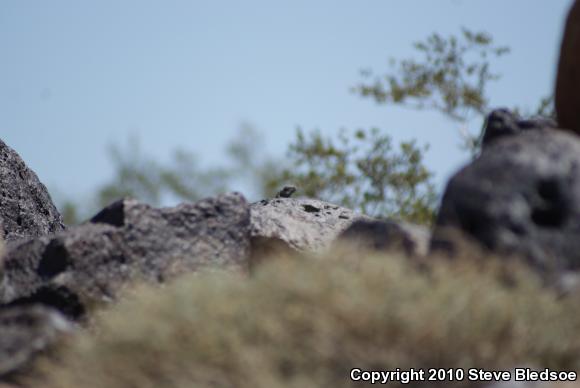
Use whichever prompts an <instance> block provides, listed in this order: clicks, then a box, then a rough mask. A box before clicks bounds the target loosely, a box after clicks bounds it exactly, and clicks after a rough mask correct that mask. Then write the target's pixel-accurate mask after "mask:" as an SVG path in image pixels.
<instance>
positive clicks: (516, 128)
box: [481, 109, 557, 150]
mask: <svg viewBox="0 0 580 388" xmlns="http://www.w3.org/2000/svg"><path fill="white" fill-rule="evenodd" d="M556 127H557V123H556V121H555V120H553V119H551V118H549V117H541V116H536V117H532V118H529V119H522V118H521V117H520V116H519V115H517V114H516V113H513V112H511V111H509V110H508V109H496V110H494V111H493V112H491V113H490V114H489V115H488V116H487V120H486V125H485V128H484V130H483V138H482V141H481V147H482V149H483V150H485V149H486V148H487V146H489V145H490V144H491V143H493V142H495V141H496V140H497V139H500V138H504V137H505V136H514V135H518V134H520V133H522V132H524V131H530V130H538V129H548V128H556Z"/></svg>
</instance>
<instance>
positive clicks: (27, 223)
mask: <svg viewBox="0 0 580 388" xmlns="http://www.w3.org/2000/svg"><path fill="white" fill-rule="evenodd" d="M0 184H1V186H2V187H0V219H1V223H2V230H1V231H0V232H3V236H4V238H5V239H6V240H8V241H10V240H15V239H18V238H22V237H36V236H42V235H46V234H49V233H55V232H58V231H60V230H63V229H64V225H63V223H62V217H61V215H60V214H59V212H58V210H57V209H56V207H55V206H54V204H53V203H52V200H51V199H50V195H49V194H48V191H47V190H46V187H44V185H43V184H42V183H40V181H39V180H38V177H37V176H36V174H35V173H34V172H33V171H32V170H30V169H29V168H28V167H26V165H25V164H24V162H23V161H22V159H21V158H20V156H18V154H17V153H16V152H15V151H14V150H13V149H11V148H10V147H8V146H7V145H6V144H5V143H4V142H3V141H2V140H0Z"/></svg>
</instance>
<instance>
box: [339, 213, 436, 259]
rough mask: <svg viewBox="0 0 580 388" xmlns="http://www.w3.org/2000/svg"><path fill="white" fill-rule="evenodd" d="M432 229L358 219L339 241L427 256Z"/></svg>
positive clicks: (402, 223) (370, 248) (373, 248)
mask: <svg viewBox="0 0 580 388" xmlns="http://www.w3.org/2000/svg"><path fill="white" fill-rule="evenodd" d="M430 235H431V233H430V231H429V229H428V228H426V227H424V226H420V225H413V224H409V223H406V222H398V221H392V220H357V221H355V222H353V223H352V225H350V226H349V227H348V228H347V229H346V230H345V231H344V232H342V233H341V234H340V236H339V241H346V242H348V243H350V244H355V245H356V246H357V247H358V248H359V249H362V250H373V251H392V250H396V251H403V252H405V253H406V254H408V255H411V256H425V255H427V251H428V248H429V239H430Z"/></svg>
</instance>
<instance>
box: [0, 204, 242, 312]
mask: <svg viewBox="0 0 580 388" xmlns="http://www.w3.org/2000/svg"><path fill="white" fill-rule="evenodd" d="M249 248H250V208H249V205H248V203H247V202H246V200H245V199H244V198H243V197H242V196H241V195H239V194H226V195H220V196H217V197H215V198H209V199H205V200H202V201H199V202H197V203H194V204H181V205H179V206H176V207H172V208H162V209H157V208H152V207H150V206H148V205H145V204H143V203H140V202H138V201H136V200H130V199H125V200H121V201H118V202H115V203H113V204H112V205H110V206H109V207H107V208H105V209H103V210H102V211H101V212H100V213H98V214H97V215H96V216H94V217H93V218H92V219H91V220H90V221H89V222H88V223H85V224H82V225H79V226H76V227H71V228H70V229H68V230H66V231H63V232H60V233H57V234H55V235H53V236H44V237H40V238H35V239H28V240H24V241H18V242H14V243H9V244H8V245H7V254H6V259H5V268H4V274H3V280H2V284H1V287H0V303H3V304H8V305H22V304H31V303H42V304H45V305H50V306H53V307H55V308H57V309H59V310H60V311H61V312H63V313H65V314H66V315H68V316H70V317H72V318H80V317H82V316H84V314H85V312H86V310H87V308H90V306H92V305H93V304H94V303H102V302H110V301H114V300H115V299H116V297H117V295H118V293H119V291H121V290H122V289H123V287H124V286H125V285H126V284H128V283H130V282H134V281H136V280H140V281H147V282H156V283H161V282H164V281H165V280H166V279H170V278H173V277H175V276H177V275H179V274H182V273H186V272H193V271H198V270H201V269H207V268H214V267H219V268H226V269H232V270H235V271H246V270H247V267H248V257H249Z"/></svg>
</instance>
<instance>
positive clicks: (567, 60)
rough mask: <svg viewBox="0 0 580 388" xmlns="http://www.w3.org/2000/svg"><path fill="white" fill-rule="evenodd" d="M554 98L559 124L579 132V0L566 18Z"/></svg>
mask: <svg viewBox="0 0 580 388" xmlns="http://www.w3.org/2000/svg"><path fill="white" fill-rule="evenodd" d="M555 99H556V101H555V102H556V113H557V115H558V123H559V126H560V127H561V128H565V129H570V130H572V131H574V132H576V134H580V0H576V1H575V2H574V4H573V6H572V8H571V9H570V13H569V14H568V18H567V20H566V27H565V30H564V36H563V39H562V46H561V49H560V62H559V64H558V76H557V79H556V97H555Z"/></svg>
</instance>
